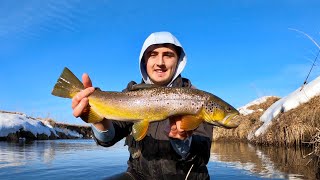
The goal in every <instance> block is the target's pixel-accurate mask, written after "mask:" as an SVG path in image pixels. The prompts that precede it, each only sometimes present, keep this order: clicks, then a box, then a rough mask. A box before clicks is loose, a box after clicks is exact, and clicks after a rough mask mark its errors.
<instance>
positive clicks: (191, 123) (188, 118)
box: [180, 115, 203, 131]
mask: <svg viewBox="0 0 320 180" xmlns="http://www.w3.org/2000/svg"><path fill="white" fill-rule="evenodd" d="M202 122H203V120H202V119H201V118H199V117H197V116H193V115H184V116H181V125H180V128H181V129H183V130H185V131H191V130H195V129H197V128H198V127H199V125H200V124H201V123H202Z"/></svg>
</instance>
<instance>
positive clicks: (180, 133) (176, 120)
mask: <svg viewBox="0 0 320 180" xmlns="http://www.w3.org/2000/svg"><path fill="white" fill-rule="evenodd" d="M169 120H170V129H169V137H171V138H176V139H180V140H185V139H186V138H188V137H189V136H191V135H192V133H193V131H185V130H183V129H181V128H180V124H181V116H175V117H171V118H169Z"/></svg>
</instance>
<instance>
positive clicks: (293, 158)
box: [210, 142, 319, 179]
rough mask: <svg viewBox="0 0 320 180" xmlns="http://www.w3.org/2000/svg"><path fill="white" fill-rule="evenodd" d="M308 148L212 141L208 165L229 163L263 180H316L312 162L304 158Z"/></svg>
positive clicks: (317, 177)
mask: <svg viewBox="0 0 320 180" xmlns="http://www.w3.org/2000/svg"><path fill="white" fill-rule="evenodd" d="M311 151H312V149H311V148H285V147H260V146H254V145H250V144H247V143H226V142H219V143H218V142H214V143H213V144H212V145H211V157H210V161H211V162H223V163H229V164H230V166H231V167H232V166H233V167H234V168H238V169H242V170H245V171H246V172H247V173H248V174H254V175H256V176H259V177H263V178H279V179H291V178H294V179H319V175H317V174H319V168H318V166H317V163H316V162H315V160H311V159H310V158H308V157H306V155H307V154H308V153H310V152H311Z"/></svg>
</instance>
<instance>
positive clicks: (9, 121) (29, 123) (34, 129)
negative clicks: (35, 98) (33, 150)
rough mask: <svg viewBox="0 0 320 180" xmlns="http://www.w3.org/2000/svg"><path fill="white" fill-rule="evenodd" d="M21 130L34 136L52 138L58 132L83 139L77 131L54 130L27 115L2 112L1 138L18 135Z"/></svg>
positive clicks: (0, 114) (0, 122)
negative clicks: (11, 134) (39, 135)
mask: <svg viewBox="0 0 320 180" xmlns="http://www.w3.org/2000/svg"><path fill="white" fill-rule="evenodd" d="M20 129H23V130H24V131H30V132H31V133H32V134H33V135H35V136H37V134H45V135H47V136H50V134H51V133H53V134H54V135H56V136H57V137H58V135H57V132H63V133H64V134H66V135H71V136H73V137H79V138H81V137H82V134H79V133H78V132H76V131H71V130H69V129H61V128H53V127H52V126H51V125H49V124H47V123H43V122H41V121H38V120H34V119H32V118H29V117H27V115H25V114H12V113H3V112H0V137H6V136H8V134H10V133H16V132H17V131H19V130H20Z"/></svg>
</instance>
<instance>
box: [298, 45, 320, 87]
mask: <svg viewBox="0 0 320 180" xmlns="http://www.w3.org/2000/svg"><path fill="white" fill-rule="evenodd" d="M319 54H320V49H319V51H318V54H317V56H316V58H315V59H314V61H313V64H312V66H311V68H310V71H309V73H308V75H307V77H306V80H305V81H304V82H303V85H302V87H301V89H300V91H301V90H302V89H303V87H304V85H306V84H307V80H308V78H309V76H310V73H311V71H312V69H313V67H314V66H315V63H316V61H317V59H318V56H319Z"/></svg>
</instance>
